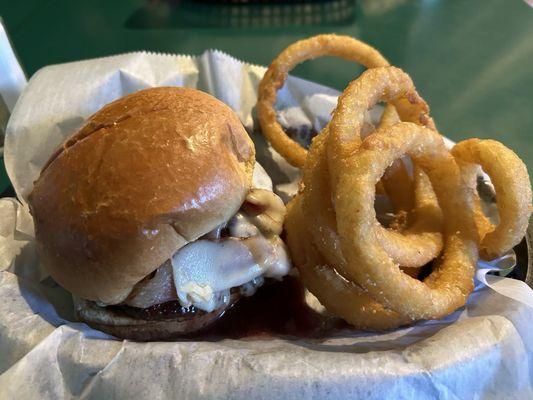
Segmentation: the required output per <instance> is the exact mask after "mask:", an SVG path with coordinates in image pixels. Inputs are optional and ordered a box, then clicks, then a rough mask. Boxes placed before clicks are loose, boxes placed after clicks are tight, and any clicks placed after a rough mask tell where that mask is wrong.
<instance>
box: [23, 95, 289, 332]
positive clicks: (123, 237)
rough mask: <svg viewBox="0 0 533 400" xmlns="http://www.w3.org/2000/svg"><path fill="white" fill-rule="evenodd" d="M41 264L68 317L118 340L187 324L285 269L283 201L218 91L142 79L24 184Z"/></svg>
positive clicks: (198, 325)
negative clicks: (68, 301)
mask: <svg viewBox="0 0 533 400" xmlns="http://www.w3.org/2000/svg"><path fill="white" fill-rule="evenodd" d="M29 205H30V210H31V214H32V216H33V218H34V222H35V234H36V241H37V246H38V251H39V254H40V259H41V260H42V262H43V264H44V266H45V267H46V268H47V270H48V271H49V272H50V274H51V276H52V277H53V278H54V280H55V281H57V282H58V283H59V284H60V285H61V286H63V287H64V288H65V289H67V290H68V291H70V292H71V293H72V295H73V299H74V308H75V312H76V315H77V317H78V318H79V319H80V320H81V321H84V322H86V323H87V324H88V325H90V326H91V327H94V328H96V329H98V330H101V331H103V332H106V333H108V334H111V335H114V336H116V337H119V338H125V339H131V340H140V341H145V340H159V339H166V338H171V337H176V336H184V335H190V334H193V333H196V332H199V331H201V330H204V329H206V328H207V327H208V326H210V325H212V324H214V323H215V322H216V321H217V320H219V319H220V318H221V317H222V316H223V315H224V313H225V312H226V311H227V310H228V309H229V308H230V307H232V306H233V305H234V304H236V303H237V302H238V301H239V299H241V298H242V297H246V296H251V295H253V294H254V292H255V291H256V289H257V288H258V287H259V286H261V285H262V284H263V282H264V281H265V280H274V279H278V280H279V279H281V278H282V277H283V276H284V275H286V274H287V273H288V271H289V269H290V262H289V259H288V257H287V251H286V248H285V245H284V243H283V242H282V240H281V239H280V237H279V235H280V233H281V231H282V225H283V218H284V214H285V206H284V204H283V202H282V201H281V199H280V198H279V197H278V196H276V195H275V194H274V193H273V192H272V190H271V184H270V185H269V178H268V176H266V175H265V173H264V170H262V168H261V167H260V166H259V165H258V164H256V163H255V150H254V145H253V143H252V141H251V139H250V137H249V136H248V134H247V132H246V131H245V129H244V127H243V126H242V124H241V122H240V120H239V119H238V117H237V116H236V115H235V114H234V113H233V111H232V110H231V109H230V108H229V107H228V106H226V105H225V104H224V103H222V102H220V101H219V100H217V99H215V98H214V97H212V96H210V95H208V94H206V93H203V92H201V91H198V90H193V89H187V88H178V87H160V88H153V89H147V90H142V91H139V92H136V93H133V94H130V95H127V96H125V97H122V98H120V99H118V100H116V101H114V102H113V103H110V104H108V105H106V106H105V107H103V108H102V109H101V110H100V111H98V112H97V113H96V114H94V115H93V116H91V117H90V118H89V119H88V121H87V122H86V123H85V125H84V126H82V127H81V128H80V129H79V130H78V131H77V132H76V133H75V134H74V135H73V136H71V137H70V138H68V139H67V140H66V141H65V142H64V143H63V144H62V145H61V146H60V147H59V148H58V149H57V150H56V151H55V152H54V153H53V154H52V156H51V157H50V159H49V160H48V162H47V163H46V164H45V166H44V168H43V169H42V171H41V174H40V176H39V178H38V179H37V181H36V182H35V184H34V188H33V191H32V192H31V194H30V196H29Z"/></svg>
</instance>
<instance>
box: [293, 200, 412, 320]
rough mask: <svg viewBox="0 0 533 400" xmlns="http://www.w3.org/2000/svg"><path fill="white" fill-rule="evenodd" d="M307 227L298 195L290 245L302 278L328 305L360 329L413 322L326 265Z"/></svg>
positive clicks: (294, 203) (311, 290)
mask: <svg viewBox="0 0 533 400" xmlns="http://www.w3.org/2000/svg"><path fill="white" fill-rule="evenodd" d="M306 226H308V221H306V219H305V218H304V217H303V215H302V212H301V199H300V196H299V195H297V196H296V197H295V198H294V199H293V200H292V201H291V202H290V203H289V204H288V205H287V216H286V219H285V229H286V234H287V235H286V238H287V244H288V245H289V249H290V252H291V258H292V260H293V262H294V263H295V265H296V267H297V268H298V271H299V272H300V279H301V280H302V282H303V284H304V285H305V286H306V287H307V289H308V290H309V291H310V292H311V293H313V294H314V295H315V296H316V297H317V299H318V300H319V301H320V302H321V303H322V305H324V307H326V308H327V309H328V310H329V311H330V312H332V313H334V314H336V315H338V316H339V317H341V318H343V319H344V320H345V321H347V322H348V323H350V324H351V325H353V326H354V327H356V328H358V329H373V330H385V329H392V328H396V327H398V326H401V325H405V324H407V323H409V322H412V321H411V320H410V319H409V318H407V317H403V316H400V315H399V314H397V313H395V312H393V311H390V310H387V309H385V308H384V307H383V306H382V305H381V304H379V303H377V302H376V301H374V300H373V299H372V298H371V297H369V296H368V295H367V294H365V293H364V291H363V290H362V289H361V288H360V287H358V286H357V285H355V284H353V283H352V282H350V281H347V280H346V279H344V278H342V277H341V276H340V275H339V274H337V273H336V272H335V270H334V269H333V268H332V266H331V265H326V262H325V261H324V260H323V257H322V256H321V254H320V253H319V251H317V249H316V247H315V246H314V244H313V243H312V238H311V236H310V234H309V232H308V230H307V228H306Z"/></svg>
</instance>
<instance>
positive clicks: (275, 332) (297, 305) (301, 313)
mask: <svg viewBox="0 0 533 400" xmlns="http://www.w3.org/2000/svg"><path fill="white" fill-rule="evenodd" d="M304 295H305V291H304V288H303V286H302V284H301V283H300V282H299V281H298V280H297V279H296V278H294V277H291V276H286V277H285V278H284V279H283V281H281V282H274V283H271V284H267V285H265V286H263V287H261V288H259V290H258V291H257V292H256V293H255V294H254V295H253V296H251V297H245V298H242V299H240V300H239V301H238V302H237V304H235V305H234V306H233V307H232V308H231V309H229V310H228V311H226V312H225V315H224V316H223V317H222V318H221V319H220V320H219V321H218V322H217V323H216V324H215V325H214V326H212V327H210V328H208V329H207V330H205V331H203V332H201V333H197V334H195V335H193V336H190V339H193V340H221V339H245V338H254V339H257V338H265V339H266V338H271V337H276V336H283V337H286V336H292V337H306V338H318V337H324V336H326V335H328V334H330V333H332V332H333V331H337V330H340V329H343V328H346V327H348V325H347V324H346V323H345V322H343V321H342V320H340V319H338V318H332V317H326V316H323V315H321V314H319V313H317V312H316V311H314V310H313V309H312V308H310V307H309V306H308V305H307V303H306V302H305V298H304Z"/></svg>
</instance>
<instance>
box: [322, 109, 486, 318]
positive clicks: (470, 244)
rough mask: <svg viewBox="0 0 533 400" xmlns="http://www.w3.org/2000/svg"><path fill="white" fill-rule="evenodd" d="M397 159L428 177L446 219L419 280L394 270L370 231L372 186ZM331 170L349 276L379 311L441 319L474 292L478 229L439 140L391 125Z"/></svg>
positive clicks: (340, 132)
mask: <svg viewBox="0 0 533 400" xmlns="http://www.w3.org/2000/svg"><path fill="white" fill-rule="evenodd" d="M344 112H350V113H351V110H349V109H345V110H344ZM348 129H349V128H348V127H346V126H345V127H344V130H343V129H342V128H341V129H337V130H336V131H335V133H334V132H333V131H331V132H330V137H331V136H333V135H335V136H336V138H335V139H339V138H340V139H341V140H342V139H343V138H349V133H348V132H345V130H348ZM333 143H335V141H333ZM404 155H409V156H410V157H411V158H412V159H413V161H414V162H415V163H417V164H418V165H419V166H420V167H421V168H422V169H423V170H424V172H426V174H427V175H428V177H429V179H430V180H431V183H432V185H433V188H434V190H435V193H436V195H437V198H438V200H439V203H440V205H441V207H442V211H443V215H444V221H445V225H444V228H445V231H444V234H445V248H444V254H443V255H442V256H441V258H440V259H439V260H438V262H436V263H435V264H436V265H435V266H434V269H433V271H432V273H431V274H430V275H429V276H428V277H427V278H426V279H425V280H424V282H420V281H418V280H416V279H413V278H411V277H409V276H408V275H406V274H405V273H403V272H402V271H401V270H400V268H399V266H398V265H397V264H396V263H395V262H394V261H393V260H392V259H391V257H390V256H389V255H388V254H387V252H386V250H385V249H384V247H383V245H382V244H381V242H380V240H379V238H378V237H377V234H376V230H375V229H374V227H375V225H376V224H377V220H376V214H375V210H374V209H373V207H372V206H371V205H372V204H374V198H375V189H374V188H375V184H376V182H377V181H378V180H379V179H380V178H381V176H382V175H383V173H384V171H385V169H386V168H387V166H388V165H390V164H391V163H392V162H393V161H394V160H396V159H399V158H400V157H402V156H404ZM338 172H339V177H338V178H339V180H338V184H337V188H336V189H337V190H336V216H337V227H338V232H339V237H340V240H341V248H342V254H343V255H344V257H345V259H346V261H347V264H346V267H347V268H346V271H345V272H346V273H348V275H349V276H350V279H351V280H352V281H354V282H355V283H357V284H359V285H361V286H362V287H363V288H364V289H365V290H366V291H367V292H368V294H369V295H370V296H372V297H373V298H374V299H376V300H377V301H378V302H380V303H381V304H383V305H384V306H385V307H387V308H389V309H391V310H394V311H396V312H398V313H400V314H402V315H407V316H408V317H409V318H411V319H413V320H418V319H428V318H432V319H433V318H440V317H443V316H445V315H447V314H449V313H450V312H453V311H454V310H456V309H457V308H459V307H461V306H463V305H464V304H465V302H466V299H467V297H468V295H469V294H470V293H471V292H472V290H473V277H474V270H475V265H476V263H477V256H478V253H477V244H476V241H477V230H476V227H475V224H474V219H473V206H472V203H473V201H472V196H471V192H470V191H469V190H468V189H467V187H466V185H465V184H464V183H463V180H462V178H461V174H460V170H459V167H458V165H457V163H456V162H455V160H454V158H453V157H452V155H451V154H450V153H449V152H448V150H446V148H445V146H444V141H443V139H442V137H441V136H440V135H439V134H438V133H436V132H435V131H433V130H430V129H427V128H424V127H421V126H419V125H416V124H413V123H407V122H401V123H398V124H396V125H394V126H393V127H391V128H388V129H387V130H383V131H378V132H376V133H374V134H373V135H371V136H369V137H368V138H367V139H365V141H364V142H363V143H362V145H361V147H360V149H359V151H358V152H357V153H356V154H354V155H353V156H351V157H349V158H348V159H347V160H344V162H343V164H342V168H340V169H339V170H338Z"/></svg>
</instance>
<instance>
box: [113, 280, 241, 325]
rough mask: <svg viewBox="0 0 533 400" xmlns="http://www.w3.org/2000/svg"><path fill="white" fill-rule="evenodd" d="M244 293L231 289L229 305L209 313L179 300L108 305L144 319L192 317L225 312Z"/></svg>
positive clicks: (115, 309)
mask: <svg viewBox="0 0 533 400" xmlns="http://www.w3.org/2000/svg"><path fill="white" fill-rule="evenodd" d="M241 296H242V295H241V294H240V293H239V291H238V290H236V289H235V288H234V289H232V290H231V294H230V299H229V303H228V305H227V306H226V305H224V306H222V307H219V308H218V309H216V310H213V311H212V312H210V313H208V312H206V311H203V310H200V309H198V308H196V307H194V306H190V307H183V306H182V305H181V304H180V302H179V301H178V300H173V301H167V302H165V303H160V304H155V305H153V306H150V307H147V308H138V307H132V306H128V305H115V306H107V307H106V308H107V309H108V310H110V311H115V312H120V313H124V314H126V315H128V316H130V317H133V318H138V319H143V320H146V321H165V320H179V319H190V318H193V317H200V316H205V315H207V314H216V313H224V312H225V311H226V310H227V309H229V308H230V307H231V306H232V305H233V304H234V303H235V302H237V300H239V298H240V297H241Z"/></svg>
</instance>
